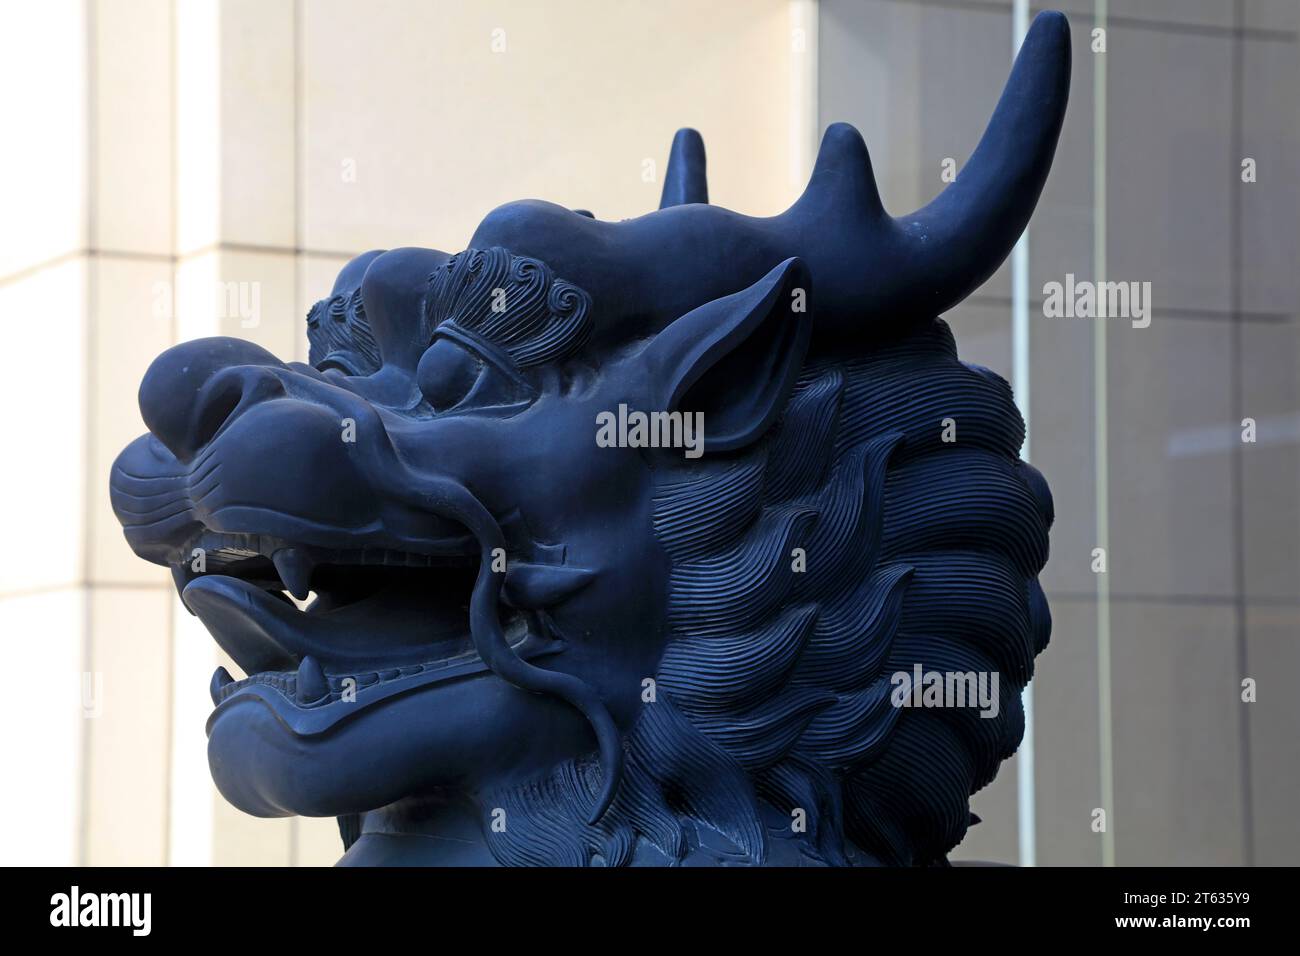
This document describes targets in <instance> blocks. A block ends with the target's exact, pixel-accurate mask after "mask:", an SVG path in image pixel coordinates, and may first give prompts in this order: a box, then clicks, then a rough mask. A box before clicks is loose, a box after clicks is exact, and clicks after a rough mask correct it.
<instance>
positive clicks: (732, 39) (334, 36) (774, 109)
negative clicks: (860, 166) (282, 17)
mask: <svg viewBox="0 0 1300 956" xmlns="http://www.w3.org/2000/svg"><path fill="white" fill-rule="evenodd" d="M302 30H303V52H304V65H303V72H302V75H303V81H302V82H303V109H304V110H305V115H304V127H303V129H304V153H303V160H302V170H301V175H302V189H303V197H304V202H305V206H304V209H303V210H302V216H303V223H304V244H305V245H306V247H307V248H310V249H316V250H336V251H346V252H352V251H361V250H364V249H367V248H378V247H383V248H388V247H393V246H400V245H423V246H431V247H434V248H441V249H445V250H447V251H456V250H459V249H462V248H464V247H465V246H466V245H467V244H468V242H469V239H470V235H471V234H472V232H473V231H474V227H475V226H476V225H477V224H478V222H479V221H480V220H481V219H482V217H483V216H484V214H486V213H487V212H488V211H490V210H491V209H492V208H493V207H495V206H497V205H499V204H501V203H503V202H506V201H509V200H514V199H521V198H526V197H538V198H544V199H548V200H551V201H553V202H557V203H561V204H564V205H567V206H570V207H575V208H583V209H590V210H591V211H593V212H594V213H595V214H596V216H597V217H599V218H601V219H620V218H626V217H630V216H637V215H641V214H642V213H645V212H648V211H650V210H651V209H654V208H655V207H656V206H657V205H658V200H659V193H660V189H661V188H662V172H663V166H664V163H665V160H666V157H667V152H668V146H669V143H670V142H671V139H672V135H673V133H674V132H675V131H676V130H677V128H679V127H681V126H694V127H696V128H698V129H699V130H700V131H701V132H702V133H703V135H704V139H705V143H706V146H707V148H708V150H709V170H710V177H709V178H710V198H711V199H713V201H714V202H717V203H720V204H722V205H726V206H730V207H732V208H735V209H739V210H742V211H744V212H748V213H754V214H770V213H774V212H778V211H780V210H781V209H783V208H784V207H785V205H786V204H787V203H788V201H789V200H791V199H792V198H793V192H792V190H791V189H790V187H789V184H788V164H789V162H790V155H791V151H790V148H789V145H788V142H787V137H788V133H789V90H790V77H789V70H790V58H791V54H790V49H791V44H790V29H789V19H788V11H787V6H786V4H785V3H784V2H775V0H745V2H739V0H727V2H715V3H708V4H701V3H694V2H687V0H672V2H660V3H646V4H595V3H577V2H559V3H547V4H535V3H525V2H513V3H504V2H491V3H476V4H453V3H422V2H417V0H397V2H393V0H388V2H380V3H372V4H369V5H368V6H367V7H366V11H365V13H364V15H359V14H358V12H357V8H356V7H355V5H353V4H352V3H350V2H348V0H326V2H318V3H312V4H310V5H308V6H307V7H305V9H304V20H303V24H302ZM494 49H495V50H496V51H498V52H494ZM647 162H649V163H652V164H653V170H652V175H651V177H650V181H645V180H643V172H644V171H646V170H647V169H649V167H648V166H646V165H645V164H646V163H647Z"/></svg>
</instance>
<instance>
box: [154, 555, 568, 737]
mask: <svg viewBox="0 0 1300 956" xmlns="http://www.w3.org/2000/svg"><path fill="white" fill-rule="evenodd" d="M195 549H200V553H201V554H202V555H203V561H204V564H203V567H204V570H203V571H201V572H200V571H195V570H192V568H191V566H190V565H181V566H179V567H173V575H174V576H175V578H176V585H177V588H178V590H180V593H181V598H182V600H183V601H184V602H185V604H186V606H187V607H188V608H189V609H190V610H191V611H193V612H194V613H195V614H196V615H198V617H199V618H200V620H202V621H203V624H204V626H205V627H206V628H207V629H208V631H209V633H211V635H212V637H213V638H214V639H215V640H216V642H217V643H218V644H219V645H221V647H222V649H224V650H225V651H226V653H227V654H229V655H230V657H231V658H232V659H233V660H234V662H235V663H236V664H237V665H238V666H239V667H240V668H241V669H242V670H243V671H244V672H245V674H246V675H247V676H246V677H244V678H243V679H241V680H236V679H234V678H233V677H232V676H231V675H230V674H229V673H228V672H227V671H226V669H225V668H222V667H219V668H217V670H216V672H215V673H214V674H213V676H212V683H211V687H210V690H211V694H212V701H213V704H215V705H216V707H217V710H216V711H214V714H213V716H214V718H215V716H216V714H217V713H218V712H220V711H223V710H225V709H227V708H229V707H231V706H234V705H235V704H236V703H237V702H239V701H241V700H244V699H258V700H260V701H262V702H263V703H264V704H266V705H268V706H270V707H271V709H272V710H273V711H274V712H275V713H276V714H277V715H278V716H279V717H280V718H281V720H282V721H284V722H285V723H286V724H288V725H289V726H290V728H291V729H292V730H294V731H295V732H296V733H318V732H321V731H323V730H324V729H327V728H328V727H330V726H332V725H333V724H335V723H337V722H338V721H339V720H342V719H346V718H347V717H348V716H350V714H352V713H356V712H359V711H360V710H361V709H363V708H364V707H366V706H369V705H371V704H374V703H376V702H378V701H380V700H384V699H387V698H390V697H392V696H394V695H396V694H403V693H408V692H410V691H413V690H415V689H418V688H423V687H427V686H429V685H431V684H435V683H440V682H443V681H447V680H451V679H454V678H459V677H464V676H468V675H471V674H478V673H482V672H484V671H486V670H487V669H488V668H487V665H486V664H484V663H483V661H482V659H481V658H480V657H479V654H478V652H477V651H476V650H475V647H474V644H473V641H472V639H471V636H470V633H471V632H470V624H469V603H470V596H471V594H472V593H473V588H474V581H475V578H476V576H477V573H478V564H479V558H478V554H477V553H474V554H466V555H463V556H453V557H443V556H436V557H435V556H431V555H427V554H418V553H412V552H404V551H395V550H390V549H382V548H364V549H349V550H334V551H331V550H326V549H321V548H316V547H312V548H307V547H303V546H300V545H296V544H292V543H289V542H286V541H284V540H282V539H278V538H271V537H269V536H265V535H243V534H241V535H230V534H219V533H216V532H210V531H205V532H203V533H202V534H201V535H200V536H199V537H198V538H196V539H195V540H194V541H193V542H191V544H190V545H189V546H188V547H187V548H186V549H185V550H184V551H183V553H184V554H193V553H194V551H195ZM290 595H292V596H293V598H296V599H297V602H295V600H293V599H291V597H290ZM498 613H499V615H500V621H501V628H502V631H503V633H504V635H505V637H506V639H507V641H508V642H509V644H510V645H511V647H512V648H513V649H514V651H515V653H516V654H517V655H518V656H519V657H521V658H524V659H528V658H534V657H540V656H542V655H545V654H552V653H555V652H556V651H558V650H559V649H561V647H562V644H561V643H560V642H559V641H556V640H553V639H552V638H551V637H550V635H549V633H543V631H544V630H545V625H544V623H543V621H542V620H541V618H540V616H539V615H536V614H525V613H523V612H520V611H517V610H515V609H514V608H512V607H510V606H508V605H506V604H504V603H501V604H499V606H498ZM331 705H333V706H331Z"/></svg>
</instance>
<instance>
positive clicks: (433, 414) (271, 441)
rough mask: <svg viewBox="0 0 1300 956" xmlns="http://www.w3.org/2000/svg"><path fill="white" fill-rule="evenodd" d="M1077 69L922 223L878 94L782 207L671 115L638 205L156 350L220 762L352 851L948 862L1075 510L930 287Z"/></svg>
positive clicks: (153, 429)
mask: <svg viewBox="0 0 1300 956" xmlns="http://www.w3.org/2000/svg"><path fill="white" fill-rule="evenodd" d="M1069 63H1070V59H1069V35H1068V27H1067V24H1066V21H1065V19H1064V17H1062V16H1061V15H1059V14H1053V13H1046V14H1042V15H1041V16H1039V17H1038V19H1037V20H1036V22H1035V23H1034V25H1033V27H1032V29H1031V30H1030V32H1029V35H1028V37H1027V38H1026V40H1025V43H1024V47H1023V49H1022V51H1021V53H1020V56H1019V58H1018V60H1017V62H1016V64H1015V67H1014V70H1013V72H1012V75H1011V79H1010V81H1009V83H1008V85H1007V88H1006V91H1005V92H1004V93H1003V95H1002V98H1001V101H1000V102H999V104H998V106H997V109H996V112H995V113H994V115H993V119H992V121H991V123H990V125H989V128H988V130H987V132H986V133H985V135H984V138H983V139H982V141H981V142H980V144H979V147H978V148H977V149H976V151H975V153H974V154H973V155H972V156H971V158H970V161H969V163H968V164H967V166H966V167H965V168H964V169H963V170H962V171H961V173H960V175H959V177H958V178H957V180H956V181H955V182H953V183H952V184H951V185H949V186H948V187H947V188H946V189H945V190H944V192H943V193H942V194H941V195H940V196H939V197H938V198H936V199H935V200H934V201H933V202H932V203H930V204H929V205H928V206H926V207H925V208H923V209H921V210H919V211H917V212H914V213H911V214H910V215H907V216H903V217H901V218H891V217H890V216H888V215H887V214H886V213H885V212H884V210H883V208H882V205H881V201H880V198H879V196H878V194H877V192H876V187H875V184H874V181H873V177H872V172H871V164H870V160H869V158H868V156H867V151H866V148H865V146H864V145H863V142H862V139H861V137H860V136H859V135H858V133H857V132H856V131H855V130H853V129H852V128H851V127H848V126H845V125H836V126H832V127H831V128H830V129H829V130H827V132H826V135H825V139H824V141H823V143H822V147H821V152H820V155H819V157H818V159H817V164H816V168H815V170H814V172H813V174H812V178H811V181H810V182H809V184H808V187H807V190H806V191H805V193H804V194H803V196H802V197H801V198H800V199H799V200H798V202H796V203H795V204H794V205H793V206H792V207H791V208H790V209H789V210H788V211H787V212H785V213H783V214H781V215H779V216H775V217H773V218H770V219H755V218H750V217H746V216H742V215H739V214H737V213H734V212H730V211H728V210H725V209H721V208H719V207H716V206H711V205H708V204H707V195H706V187H705V181H704V154H703V146H702V144H701V143H700V141H699V138H698V136H697V135H696V134H695V133H693V132H691V131H683V133H682V134H679V136H678V139H677V141H676V142H675V143H674V148H673V159H672V163H671V165H670V168H669V171H668V175H667V182H666V185H665V187H664V201H663V207H662V208H661V209H659V210H658V211H656V212H652V213H650V214H649V215H646V216H643V217H641V218H638V219H633V220H629V221H624V222H602V221H599V220H597V219H594V218H592V217H591V216H589V215H586V214H583V213H579V212H574V211H571V210H568V209H564V208H561V207H559V206H555V205H551V204H548V203H544V202H540V201H525V202H518V203H511V204H508V205H506V206H503V207H501V208H499V209H497V210H495V211H494V212H492V213H491V214H490V215H489V216H488V217H487V218H486V219H485V220H484V221H483V223H482V224H481V225H480V226H479V228H478V230H477V231H476V233H475V234H474V236H473V237H472V239H471V240H470V242H469V248H467V249H466V250H465V251H463V252H460V253H457V254H456V255H448V254H446V253H442V252H437V251H434V250H429V249H413V248H408V249H395V250H391V251H385V252H370V253H366V254H365V255H361V256H358V257H357V258H356V259H354V260H352V261H351V262H350V263H348V265H347V266H346V267H345V268H344V269H343V271H342V272H341V273H340V275H339V277H338V281H337V282H336V283H335V286H334V289H333V292H332V294H331V295H330V297H329V298H328V299H326V300H324V301H322V302H320V303H318V304H317V305H316V306H315V307H314V308H313V309H312V310H311V313H310V314H309V316H308V319H307V324H308V330H307V331H308V336H309V337H310V341H311V356H310V358H311V362H310V364H301V363H296V362H288V363H286V362H281V361H280V360H278V359H277V358H275V357H274V356H273V355H271V354H269V353H267V352H266V351H264V350H263V349H261V348H259V347H258V346H256V345H252V344H250V343H248V342H244V341H239V340H235V339H227V338H216V339H202V340H198V341H192V342H186V343H184V344H181V345H178V346H176V347H174V348H172V349H170V350H168V351H167V352H165V353H163V354H162V355H161V356H159V357H158V359H157V360H156V361H155V362H154V363H153V365H152V367H151V368H150V369H149V371H148V373H147V375H146V376H145V379H144V382H143V384H142V385H141V388H140V408H141V411H142V413H143V417H144V421H145V423H146V424H147V426H148V428H149V434H147V435H145V436H143V437H141V438H140V439H138V440H137V441H135V442H134V443H132V444H131V445H130V446H129V447H128V448H127V449H126V450H125V451H123V452H122V454H121V456H120V457H119V458H118V460H117V462H116V463H115V464H114V466H113V470H112V479H111V481H112V498H113V504H114V507H115V509H116V511H117V515H118V517H119V519H120V520H121V522H122V524H123V526H124V528H125V531H126V536H127V540H128V541H129V542H130V544H131V546H132V548H134V549H135V551H136V552H137V553H138V554H139V555H140V556H141V557H143V558H145V559H147V560H150V561H154V562H157V563H160V564H166V565H169V566H171V567H172V569H173V570H174V572H175V575H176V581H177V587H178V588H180V591H181V595H182V599H183V601H184V602H185V604H186V606H187V607H188V608H189V609H190V610H191V611H193V612H194V613H195V614H197V615H198V616H199V617H200V618H201V619H202V620H203V623H204V624H205V625H206V626H207V627H208V629H209V630H210V631H211V633H212V635H213V637H214V638H215V639H216V640H217V642H218V643H219V644H220V645H221V646H222V647H223V648H224V649H225V650H226V651H227V652H229V654H230V656H231V657H232V658H233V659H234V660H235V661H236V662H237V663H238V665H239V666H240V667H241V668H242V669H243V670H244V671H245V672H246V674H247V675H248V676H246V677H244V678H243V679H241V680H234V679H232V677H231V675H230V674H228V673H227V672H226V671H225V670H224V669H219V670H218V671H217V673H216V674H215V675H214V676H213V681H212V687H211V692H212V697H213V701H214V703H215V705H216V707H215V710H214V711H213V713H212V716H211V718H210V720H209V722H208V735H209V759H210V763H211V768H212V774H213V777H214V778H215V780H216V783H217V786H218V787H219V788H220V790H221V792H222V793H223V794H224V795H225V797H226V798H227V799H228V800H230V801H231V802H232V803H233V804H234V805H235V806H237V807H239V808H241V809H243V810H245V811H247V812H248V813H252V814H256V815H259V816H284V815H290V814H305V815H311V816H336V817H338V818H339V824H340V829H341V832H342V834H343V839H344V844H345V846H346V847H347V852H346V853H345V855H344V857H343V862H344V863H357V864H371V863H429V864H450V865H459V864H484V863H494V862H495V863H502V864H571V865H585V864H589V863H595V864H605V865H625V864H648V865H654V864H674V863H683V864H690V865H709V864H718V863H745V864H754V865H758V864H775V865H791V864H832V865H834V864H840V865H842V864H858V865H862V864H866V865H871V864H902V865H927V864H937V863H942V862H944V861H945V859H946V855H947V854H948V852H949V851H950V850H951V849H952V848H953V847H954V846H955V845H956V844H957V843H958V842H959V841H960V840H961V839H962V837H963V836H964V835H965V833H966V830H967V827H968V825H969V824H970V822H971V815H970V811H969V797H970V794H971V793H973V792H974V791H976V790H978V789H979V788H981V787H983V786H985V785H986V784H988V783H989V782H990V781H991V780H992V779H993V777H994V775H995V773H996V772H997V769H998V766H999V763H1000V762H1001V761H1002V760H1004V759H1005V758H1007V757H1008V756H1009V755H1011V754H1012V753H1013V752H1014V751H1015V749H1016V747H1017V745H1018V744H1019V741H1020V737H1021V733H1022V730H1023V712H1022V709H1021V705H1020V691H1021V689H1022V688H1023V687H1024V685H1025V684H1026V683H1027V682H1028V680H1029V679H1030V676H1031V674H1032V672H1033V662H1034V657H1035V655H1036V654H1037V653H1038V652H1039V651H1040V650H1041V649H1042V648H1043V647H1044V646H1045V644H1046V643H1047V639H1048V634H1049V631H1050V627H1051V622H1050V617H1049V614H1048V610H1047V606H1046V602H1045V601H1044V598H1043V593H1042V590H1041V589H1040V588H1039V585H1038V583H1037V579H1036V576H1037V574H1038V572H1039V570H1040V569H1041V568H1042V567H1043V564H1044V562H1045V561H1046V559H1047V547H1048V545H1047V540H1048V539H1047V533H1048V527H1049V525H1050V524H1051V521H1052V504H1051V498H1050V496H1049V494H1048V491H1047V488H1046V485H1045V483H1044V482H1043V480H1042V478H1041V476H1039V475H1038V473H1037V472H1035V471H1034V470H1033V469H1032V468H1031V467H1029V466H1028V465H1026V464H1024V463H1023V462H1021V461H1020V460H1019V459H1018V454H1019V449H1020V446H1021V442H1022V439H1023V434H1024V426H1023V423H1022V421H1021V418H1020V416H1019V414H1018V413H1017V410H1016V407H1015V405H1014V403H1013V401H1012V395H1011V390H1010V388H1009V387H1008V385H1007V383H1006V382H1005V381H1003V380H1002V379H1001V378H999V377H998V376H997V375H995V374H993V373H991V372H989V371H987V370H985V369H982V368H978V367H974V366H970V365H966V364H964V363H962V362H961V361H959V360H958V358H957V355H956V352H955V349H954V345H953V339H952V336H951V334H950V333H949V330H948V327H947V326H946V325H945V324H944V322H943V321H941V320H940V319H939V318H938V316H939V315H940V314H941V313H943V312H944V311H945V310H947V309H949V308H951V307H952V306H954V305H956V304H957V303H959V302H960V301H961V300H962V299H963V298H964V297H965V296H967V295H968V294H969V293H970V292H971V291H972V290H974V289H975V288H977V287H978V286H979V285H980V284H981V283H982V282H984V280H985V279H987V278H988V277H989V276H990V275H991V274H992V273H993V271H994V270H995V269H996V268H997V267H998V265H999V264H1000V263H1001V262H1002V260H1003V259H1004V258H1005V257H1006V255H1007V254H1008V252H1009V251H1010V249H1011V247H1012V245H1013V244H1014V243H1015V241H1016V239H1017V238H1018V237H1019V236H1020V234H1021V232H1022V231H1023V229H1024V227H1025V225H1026V224H1027V222H1028V221H1029V217H1030V214H1031V212H1032V210H1033V208H1034V204H1035V202H1036V201H1037V199H1038V196H1039V193H1040V191H1041V189H1042V187H1043V183H1044V181H1045V179H1046V177H1047V173H1048V169H1049V167H1050V164H1051V159H1052V154H1053V151H1054V149H1055V145H1056V141H1057V136H1058V133H1059V132H1060V127H1061V122H1062V118H1063V115H1064V111H1065V106H1066V98H1067V93H1068V87H1069ZM285 592H288V594H291V595H293V596H294V597H296V598H298V599H300V600H304V599H307V598H308V597H309V596H313V597H312V600H311V603H310V605H309V606H307V607H306V609H305V610H300V609H299V608H298V606H296V605H295V603H294V602H292V601H291V600H290V599H289V597H288V596H286V594H285ZM954 675H955V679H954ZM932 678H934V679H932ZM954 690H957V691H964V692H965V693H964V694H963V696H964V697H965V699H964V701H960V702H954V701H953V700H952V699H951V698H952V694H953V692H954Z"/></svg>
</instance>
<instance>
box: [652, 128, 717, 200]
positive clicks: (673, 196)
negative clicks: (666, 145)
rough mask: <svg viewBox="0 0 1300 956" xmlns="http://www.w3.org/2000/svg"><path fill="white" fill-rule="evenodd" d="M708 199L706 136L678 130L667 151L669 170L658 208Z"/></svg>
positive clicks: (690, 130)
mask: <svg viewBox="0 0 1300 956" xmlns="http://www.w3.org/2000/svg"><path fill="white" fill-rule="evenodd" d="M708 201H709V183H708V179H707V178H706V177H705V173H704V139H703V137H701V136H700V134H699V133H698V132H696V131H695V130H693V129H679V130H678V131H677V135H676V136H674V137H673V148H672V150H671V151H670V152H669V153H668V171H667V172H666V173H665V174H664V191H663V196H662V198H660V200H659V208H660V209H667V208H668V207H669V206H684V205H686V204H687V203H693V202H699V203H707V202H708Z"/></svg>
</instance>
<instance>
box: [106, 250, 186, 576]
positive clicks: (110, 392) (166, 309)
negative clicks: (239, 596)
mask: <svg viewBox="0 0 1300 956" xmlns="http://www.w3.org/2000/svg"><path fill="white" fill-rule="evenodd" d="M91 269H92V272H93V275H94V282H93V283H92V286H91V288H92V290H93V294H94V302H93V303H92V310H91V319H90V327H91V333H92V337H93V342H94V371H93V375H92V377H91V382H92V383H93V388H94V401H93V402H92V403H91V429H90V434H89V446H90V447H89V450H88V455H87V460H88V463H89V473H88V475H87V477H86V482H87V491H88V493H89V495H90V501H91V509H90V516H89V528H88V529H87V538H88V546H89V548H90V553H91V568H90V575H91V580H92V581H96V582H105V583H131V584H140V583H153V584H161V583H164V582H165V583H166V584H167V585H168V586H170V584H171V577H170V575H169V574H168V573H167V571H166V569H164V568H160V567H158V566H157V565H153V564H149V563H147V562H144V561H141V560H140V559H139V558H137V557H136V556H135V554H133V553H132V551H131V549H130V548H129V547H128V546H127V543H126V538H125V537H124V536H123V534H122V526H121V525H120V524H119V523H118V520H117V518H116V517H115V516H114V515H113V509H112V505H111V503H110V501H109V494H108V480H109V472H110V470H111V469H112V465H113V460H114V459H115V458H116V457H117V455H118V453H119V452H121V450H122V449H123V448H124V447H126V445H127V444H128V443H130V442H131V441H134V440H135V439H136V438H137V437H139V436H140V435H141V434H143V433H144V431H145V427H144V421H143V420H142V419H141V418H140V407H139V403H138V402H137V400H136V396H137V394H138V392H139V388H140V380H141V379H142V378H143V377H144V373H145V371H146V370H147V369H148V368H149V364H150V363H151V362H152V361H153V360H154V358H155V357H156V356H157V355H158V354H159V353H160V352H162V351H164V350H165V349H166V348H167V347H168V346H170V345H171V343H172V312H173V294H172V266H171V263H170V262H169V261H158V260H151V259H135V258H120V257H116V256H99V257H98V258H97V259H95V260H94V262H93V263H92V266H91Z"/></svg>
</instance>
